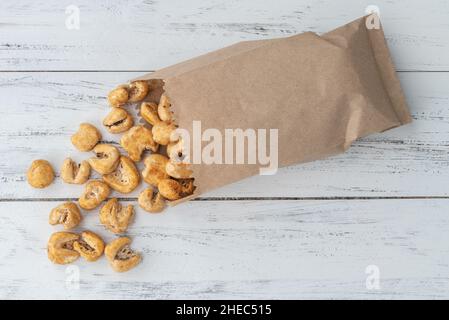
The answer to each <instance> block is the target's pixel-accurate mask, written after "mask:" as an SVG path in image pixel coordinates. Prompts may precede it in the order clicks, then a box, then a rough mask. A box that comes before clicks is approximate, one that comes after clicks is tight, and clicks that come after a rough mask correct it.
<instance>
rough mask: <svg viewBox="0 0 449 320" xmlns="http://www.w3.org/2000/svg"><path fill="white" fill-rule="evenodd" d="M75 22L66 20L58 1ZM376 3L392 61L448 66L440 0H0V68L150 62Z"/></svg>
mask: <svg viewBox="0 0 449 320" xmlns="http://www.w3.org/2000/svg"><path fill="white" fill-rule="evenodd" d="M70 4H74V5H76V6H78V7H79V9H80V29H79V30H72V29H67V28H66V23H65V21H66V18H67V15H66V14H65V8H66V6H68V5H70ZM373 4H374V5H376V6H378V7H379V9H380V13H381V17H382V21H383V24H384V27H385V32H386V36H387V38H388V43H389V45H390V47H391V50H392V52H393V56H394V59H395V61H396V64H397V66H398V68H399V69H406V70H416V69H419V70H449V56H448V55H447V54H446V55H445V54H442V52H447V51H448V50H449V32H448V30H449V25H448V22H447V21H448V19H447V17H448V16H449V6H448V3H447V1H446V0H428V1H420V0H409V1H389V0H378V1H374V2H373V1H370V0H362V1H360V0H343V1H341V0H340V1H330V0H327V1H316V0H303V1H292V0H277V1H257V0H229V1H222V0H190V1H185V0H164V1H143V0H129V1H110V0H100V1H89V0H78V1H75V2H64V1H62V2H61V1H33V0H21V1H16V0H2V1H1V2H0V22H1V24H0V28H1V33H0V70H154V69H155V68H160V67H163V66H167V65H170V64H173V63H176V62H179V61H181V60H184V59H187V58H190V57H194V56H196V55H198V54H202V53H205V52H207V51H211V50H214V49H218V48H221V47H223V46H225V45H229V44H232V43H234V42H237V41H242V40H251V39H262V38H270V37H283V36H289V35H292V34H295V33H299V32H303V31H314V32H318V33H322V32H326V31H330V30H331V29H333V28H336V27H338V26H340V25H342V24H345V23H347V22H349V21H351V20H353V19H356V18H358V17H360V16H363V15H364V14H365V9H366V7H367V6H369V5H373Z"/></svg>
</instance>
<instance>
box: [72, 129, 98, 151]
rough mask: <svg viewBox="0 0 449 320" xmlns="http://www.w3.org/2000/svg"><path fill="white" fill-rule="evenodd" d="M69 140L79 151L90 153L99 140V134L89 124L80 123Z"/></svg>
mask: <svg viewBox="0 0 449 320" xmlns="http://www.w3.org/2000/svg"><path fill="white" fill-rule="evenodd" d="M71 140H72V144H73V145H74V146H75V148H77V149H78V150H79V151H90V150H92V149H93V148H94V147H95V145H96V144H97V143H98V141H100V140H101V133H100V131H98V129H97V128H95V127H94V126H93V125H91V124H90V123H81V124H80V127H79V129H78V131H77V132H76V133H75V134H74V135H73V136H72V138H71Z"/></svg>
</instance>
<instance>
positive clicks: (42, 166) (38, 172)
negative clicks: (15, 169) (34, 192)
mask: <svg viewBox="0 0 449 320" xmlns="http://www.w3.org/2000/svg"><path fill="white" fill-rule="evenodd" d="M54 179H55V173H54V171H53V167H52V166H51V164H50V163H49V162H48V161H47V160H34V161H33V162H32V163H31V166H30V168H29V169H28V171H27V180H28V183H29V184H30V185H31V186H32V187H34V188H39V189H41V188H45V187H48V186H49V185H50V184H51V183H52V182H53V180H54Z"/></svg>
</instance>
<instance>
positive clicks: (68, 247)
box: [47, 231, 80, 264]
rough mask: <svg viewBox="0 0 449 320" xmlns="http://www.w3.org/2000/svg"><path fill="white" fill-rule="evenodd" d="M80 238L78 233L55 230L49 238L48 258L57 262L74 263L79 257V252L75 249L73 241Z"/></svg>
mask: <svg viewBox="0 0 449 320" xmlns="http://www.w3.org/2000/svg"><path fill="white" fill-rule="evenodd" d="M78 239H79V236H78V235H77V234H76V233H72V232H65V231H62V232H55V233H53V234H52V235H51V237H50V239H49V240H48V245H47V254H48V259H50V261H51V262H53V263H56V264H68V263H72V262H73V261H75V260H76V259H78V258H79V256H80V255H79V253H78V252H76V251H75V250H73V243H74V242H75V241H76V240H78Z"/></svg>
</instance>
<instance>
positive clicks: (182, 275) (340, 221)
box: [0, 200, 449, 299]
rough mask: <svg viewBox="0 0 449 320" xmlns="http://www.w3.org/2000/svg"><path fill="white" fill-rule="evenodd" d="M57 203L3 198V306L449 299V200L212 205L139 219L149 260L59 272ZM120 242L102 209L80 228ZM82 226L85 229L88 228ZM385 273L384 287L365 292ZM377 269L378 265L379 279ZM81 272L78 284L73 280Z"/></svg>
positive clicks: (139, 242) (136, 239) (137, 228)
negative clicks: (51, 241)
mask: <svg viewBox="0 0 449 320" xmlns="http://www.w3.org/2000/svg"><path fill="white" fill-rule="evenodd" d="M57 204H58V202H54V201H51V202H0V209H1V214H0V221H1V223H0V235H1V236H0V237H1V242H2V250H1V251H0V257H1V259H0V298H7V299H12V298H21V299H24V298H58V299H65V298H81V299H108V298H112V299H129V298H137V299H141V298H164V299H167V298H216V299H220V298H245V299H246V298H254V299H256V298H257V299H269V298H286V299H290V298H373V299H376V298H382V299H398V298H430V299H432V298H448V297H449V287H448V286H447V283H448V281H449V265H448V261H449V249H448V247H447V245H446V244H447V243H448V241H449V234H448V233H447V229H448V227H449V216H448V214H447V207H448V205H449V200H368V201H366V200H365V201H358V200H354V201H206V202H190V203H186V204H183V205H181V206H178V207H176V208H173V209H170V210H169V211H167V212H166V213H164V214H160V215H151V214H146V213H143V212H141V211H140V210H138V211H137V213H136V220H135V222H134V224H133V225H132V227H131V228H130V230H129V232H128V235H130V236H131V237H132V238H133V247H134V248H136V249H139V250H141V252H143V254H144V260H143V263H142V264H141V265H140V266H139V267H138V268H136V269H134V270H132V271H130V272H128V273H125V274H117V273H114V272H113V271H112V270H111V269H110V268H109V266H108V265H107V261H106V259H105V258H101V259H100V260H99V261H97V262H95V263H86V262H83V261H77V262H76V263H75V264H74V266H75V269H73V267H70V268H69V269H67V267H66V266H57V265H53V264H51V263H50V262H49V261H48V260H47V257H46V250H45V247H46V242H47V239H48V238H49V236H50V234H51V233H52V232H54V231H56V230H59V229H60V228H58V227H52V226H50V225H48V224H47V216H48V212H49V210H50V209H51V208H52V207H53V206H55V205H57ZM84 229H90V230H92V231H95V232H98V233H99V234H100V235H101V236H103V237H104V238H105V239H106V240H107V241H110V240H111V239H113V238H114V236H113V235H112V234H109V233H108V232H106V231H105V230H103V228H102V226H100V225H99V222H98V215H97V213H96V212H90V213H87V214H84V221H83V222H82V225H81V227H80V229H79V230H84ZM79 230H78V231H79ZM368 266H375V267H370V268H378V271H379V275H380V279H379V280H380V282H379V285H380V289H378V290H376V289H372V288H371V289H369V288H367V286H366V279H367V277H368V274H366V273H365V272H366V268H367V267H368ZM369 270H371V269H368V271H369ZM74 272H79V280H80V282H79V288H77V286H76V284H74V283H72V282H70V281H69V280H70V279H73V278H72V277H73V276H74Z"/></svg>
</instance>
